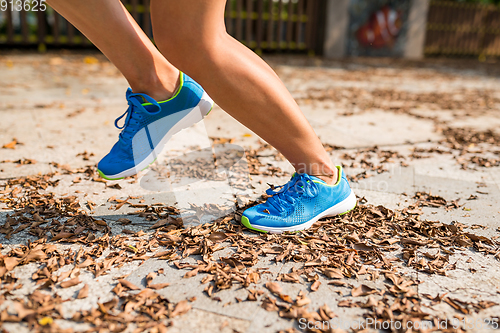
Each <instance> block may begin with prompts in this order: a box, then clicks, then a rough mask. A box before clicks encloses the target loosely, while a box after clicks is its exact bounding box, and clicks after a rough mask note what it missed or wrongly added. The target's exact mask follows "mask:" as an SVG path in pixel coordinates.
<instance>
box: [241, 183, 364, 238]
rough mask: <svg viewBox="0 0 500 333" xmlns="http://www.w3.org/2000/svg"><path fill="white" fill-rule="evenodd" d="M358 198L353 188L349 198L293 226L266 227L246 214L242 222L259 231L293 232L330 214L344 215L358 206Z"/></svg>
mask: <svg viewBox="0 0 500 333" xmlns="http://www.w3.org/2000/svg"><path fill="white" fill-rule="evenodd" d="M357 202H358V201H357V199H356V195H355V194H354V192H353V191H352V190H351V193H350V194H349V196H348V197H347V198H345V199H344V200H343V201H341V202H339V203H338V204H336V205H335V206H333V207H330V208H328V209H327V210H325V211H324V212H322V213H320V214H318V215H316V216H315V217H313V218H312V219H310V220H309V221H307V222H304V223H301V224H297V225H294V226H291V227H280V228H272V227H265V226H261V225H252V224H251V223H250V220H249V219H248V218H247V217H246V216H242V217H241V223H242V224H243V225H244V226H245V227H247V228H248V229H252V230H255V231H259V232H264V233H272V234H281V233H283V232H293V231H300V230H305V229H308V228H310V227H311V226H312V225H313V224H314V223H315V222H317V221H318V220H319V219H322V218H324V217H328V216H337V215H344V214H347V213H349V212H350V211H352V210H353V209H354V208H356V205H357Z"/></svg>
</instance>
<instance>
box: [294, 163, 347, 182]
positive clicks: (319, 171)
mask: <svg viewBox="0 0 500 333" xmlns="http://www.w3.org/2000/svg"><path fill="white" fill-rule="evenodd" d="M295 170H296V171H297V172H298V173H307V174H308V175H310V176H314V177H316V178H319V179H321V180H324V181H325V182H326V183H327V184H328V185H334V184H335V183H337V181H338V179H339V177H340V174H339V170H338V169H337V168H336V167H335V166H333V165H327V164H324V165H322V166H319V165H316V166H314V165H313V166H310V167H308V168H303V167H300V168H297V167H296V168H295Z"/></svg>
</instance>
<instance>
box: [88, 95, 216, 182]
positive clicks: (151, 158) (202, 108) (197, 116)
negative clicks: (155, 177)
mask: <svg viewBox="0 0 500 333" xmlns="http://www.w3.org/2000/svg"><path fill="white" fill-rule="evenodd" d="M213 107H214V102H213V101H212V99H211V98H210V97H209V96H208V94H207V93H206V92H203V96H202V97H201V100H200V102H199V103H198V105H197V106H195V107H194V108H193V110H191V112H189V113H188V114H187V115H186V116H185V117H184V118H182V120H180V121H179V122H177V124H175V125H174V126H173V127H172V128H171V129H170V130H169V131H168V132H167V133H166V134H165V135H164V136H163V138H162V139H161V141H160V143H159V144H158V145H157V146H156V147H155V148H154V149H153V151H152V152H151V153H150V154H149V155H148V156H147V157H146V158H145V159H144V160H142V161H141V162H140V163H139V164H137V165H136V166H135V167H133V168H130V169H128V170H125V171H122V172H120V173H118V174H116V175H106V174H104V173H103V172H102V171H101V170H99V169H98V170H97V172H98V173H99V175H100V176H101V177H102V178H104V179H107V180H119V179H123V178H126V177H130V176H133V175H136V174H137V173H138V172H139V171H143V170H146V169H147V168H148V167H149V166H150V165H151V164H153V163H154V162H155V161H156V158H157V156H158V155H159V154H160V153H161V152H162V150H163V148H164V147H165V145H166V144H167V142H168V141H169V140H170V139H171V138H172V136H173V135H174V134H176V133H179V132H180V131H181V130H183V129H185V128H188V127H191V126H192V125H194V124H196V123H197V122H199V121H201V120H203V118H205V117H206V116H208V114H209V113H210V112H211V111H212V109H213Z"/></svg>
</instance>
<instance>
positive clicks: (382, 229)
mask: <svg viewBox="0 0 500 333" xmlns="http://www.w3.org/2000/svg"><path fill="white" fill-rule="evenodd" d="M269 60H270V62H271V63H272V65H273V67H274V68H275V70H276V71H277V73H278V74H279V75H280V77H281V78H282V79H283V80H284V82H285V84H286V85H287V87H288V88H289V90H290V91H291V92H292V94H293V96H294V97H295V98H296V100H297V102H298V103H299V105H300V106H301V108H302V110H303V112H304V114H305V115H306V117H307V118H308V120H309V121H310V122H311V124H312V125H313V127H314V129H315V130H316V132H317V133H318V135H319V136H320V138H321V139H322V141H323V142H324V143H325V145H326V147H327V148H328V150H329V152H330V153H331V156H332V159H333V160H334V161H335V162H337V163H342V164H343V165H344V167H345V170H346V173H347V174H348V176H349V177H350V178H351V179H352V186H353V188H354V189H355V192H356V194H357V196H358V197H359V199H360V208H358V209H357V211H355V212H353V213H352V214H350V215H348V216H347V217H344V218H342V219H339V218H337V219H334V220H330V221H326V222H324V223H321V224H319V225H317V226H315V228H314V230H313V231H311V232H306V233H300V234H294V235H284V236H266V235H256V234H254V233H251V232H249V231H247V230H244V229H242V228H241V227H240V226H239V224H238V223H237V219H238V213H239V212H241V207H243V206H244V205H245V204H248V203H251V202H253V201H254V200H256V199H258V198H259V197H260V195H261V194H262V193H263V192H264V190H265V189H266V188H267V187H268V186H267V183H273V184H281V183H284V182H286V181H287V179H288V177H289V174H290V172H291V171H292V169H291V168H290V165H289V164H288V163H287V162H286V161H284V160H283V158H282V157H281V156H280V155H279V154H278V153H276V151H274V150H272V149H271V148H270V147H268V146H266V145H265V143H263V142H262V141H260V140H259V138H258V137H257V136H256V135H255V134H254V133H252V132H251V131H250V130H248V129H246V128H244V127H243V126H241V125H240V124H239V123H237V122H236V121H235V120H234V119H232V118H231V117H230V116H228V115H227V114H226V113H224V112H223V111H222V110H221V109H220V108H218V107H216V108H215V109H214V110H213V111H212V113H211V114H210V115H209V117H207V118H206V119H205V120H204V121H203V122H201V123H199V124H197V125H195V126H193V127H192V128H189V129H187V130H184V131H183V132H181V133H179V134H178V135H176V136H175V137H174V138H173V139H172V140H171V142H169V145H168V147H167V149H166V153H165V154H164V156H162V158H160V159H159V161H158V162H157V163H156V164H155V165H153V167H152V168H150V169H149V170H146V171H144V172H142V173H141V174H140V175H139V176H138V177H133V178H129V179H126V180H123V181H114V182H104V181H102V180H100V179H99V178H98V177H97V176H96V173H95V168H94V167H93V166H95V164H96V163H97V162H98V161H99V159H100V158H101V157H102V156H103V155H105V154H106V153H107V152H108V151H109V148H110V147H111V146H112V144H113V143H114V142H115V140H116V138H117V135H118V130H117V129H115V128H114V126H113V122H114V119H115V118H116V117H118V116H119V115H120V114H122V113H123V112H124V110H125V109H126V103H125V100H124V93H125V90H126V88H127V84H126V81H125V80H124V79H123V78H122V77H121V76H120V75H119V73H118V72H117V70H116V69H115V68H114V67H113V66H112V65H111V64H110V63H109V62H107V61H105V59H104V58H103V57H102V56H100V55H98V54H94V53H88V54H87V53H85V54H74V53H71V54H47V55H24V54H23V55H18V54H9V55H2V56H0V82H1V84H0V96H1V98H0V115H1V122H0V147H1V146H4V147H3V148H0V209H1V210H0V225H3V226H0V244H1V245H0V248H1V254H2V256H3V257H2V258H1V260H2V261H3V264H2V265H1V266H0V279H1V282H2V285H1V288H2V292H1V294H2V296H0V322H1V323H2V327H3V329H4V330H6V331H7V332H28V331H30V330H31V329H30V327H31V328H33V327H34V328H35V329H36V330H45V331H54V332H55V331H58V330H59V331H61V330H64V329H66V330H67V331H68V332H69V331H72V330H75V331H86V330H87V331H94V330H98V329H102V330H103V331H106V330H108V331H122V330H125V331H130V332H133V331H134V330H136V331H143V330H150V331H151V332H163V331H165V329H168V331H169V332H213V331H222V332H231V331H237V332H276V331H280V330H291V331H293V330H302V329H304V327H305V326H306V323H307V322H308V321H309V323H310V326H309V327H313V326H314V325H316V329H324V331H327V328H326V327H325V326H324V323H325V322H326V321H328V320H330V321H329V323H330V324H332V325H333V323H339V322H340V321H341V322H342V323H343V324H344V325H347V326H350V327H351V328H353V326H355V323H356V322H357V321H360V320H366V318H373V319H378V320H380V321H381V322H384V321H390V320H391V319H392V320H395V321H400V322H405V323H406V322H412V323H422V322H433V323H434V324H435V325H436V323H437V324H439V323H441V324H442V323H445V321H446V320H448V322H447V323H448V325H449V328H450V329H452V326H453V324H455V326H457V327H458V326H459V324H462V327H463V323H464V322H463V320H468V321H469V323H468V324H467V323H466V326H465V328H467V325H468V327H469V331H473V332H483V331H484V332H486V331H489V329H491V328H494V327H496V326H498V325H500V324H498V325H496V324H495V321H498V320H499V319H498V313H500V306H499V305H498V304H499V303H500V278H499V276H500V248H499V245H500V243H499V240H498V238H499V237H500V223H499V221H500V205H499V204H498V202H499V200H500V148H499V147H500V132H499V131H498V128H500V112H499V108H500V79H499V76H498V75H499V74H498V70H497V67H496V66H497V65H495V64H465V65H464V63H462V62H451V63H450V64H448V63H446V62H444V61H429V62H427V63H404V62H400V61H392V60H391V61H387V60H384V59H379V60H377V59H368V60H356V61H348V62H322V61H320V60H315V59H304V58H270V59H269ZM257 98H258V97H257ZM212 145H214V147H215V151H214V152H215V155H216V157H217V161H218V164H217V165H215V164H214V163H213V158H212V150H211V148H210V147H211V146H212ZM245 157H246V158H245ZM27 176H32V177H28V178H26V177H27ZM30 185H31V186H32V188H30ZM33 190H35V191H36V192H33ZM60 198H62V199H60ZM235 198H236V201H235ZM37 205H38V206H37ZM33 207H40V208H39V209H38V210H37V209H36V208H35V210H33ZM23 209H24V211H23V212H21V213H15V211H19V210H23ZM179 209H180V211H178V210H179ZM178 214H181V216H182V219H180V218H178V216H179V215H178ZM23 216H24V217H23ZM224 216H227V218H224ZM214 220H216V224H203V223H204V222H210V221H214ZM181 221H182V222H183V223H184V227H181ZM431 221H436V222H431ZM44 238H45V239H46V240H47V241H46V243H45V241H40V239H44ZM28 242H29V243H28ZM351 253H352V255H351ZM117 258H121V259H117ZM44 269H45V270H44ZM190 276H191V277H190ZM165 283H168V284H169V285H168V286H166V285H163V284H165ZM82 288H83V289H84V290H83V291H82ZM85 288H88V290H85ZM135 289H137V290H135ZM44 295H50V297H48V298H44V297H45V296H44ZM66 300H67V301H66ZM115 301H116V302H115ZM127 304H130V306H129V307H128V308H127ZM44 306H45V307H46V308H44ZM155 314H157V315H158V316H157V317H155ZM495 318H496V319H495ZM335 320H337V321H335ZM17 321H20V322H17ZM320 322H322V323H323V326H321V325H320V324H319V323H320ZM314 323H315V324H314ZM471 323H473V324H474V325H476V328H474V329H470V327H471V326H470V325H471ZM488 323H490V325H489V326H488ZM56 325H57V326H56ZM311 325H313V326H311ZM96 327H97V328H96ZM167 327H168V328H167ZM478 327H479V328H478ZM346 328H347V327H344V329H346ZM372 328H373V327H372ZM394 330H396V329H394ZM332 331H333V330H332ZM338 331H342V330H338ZM346 331H349V329H346Z"/></svg>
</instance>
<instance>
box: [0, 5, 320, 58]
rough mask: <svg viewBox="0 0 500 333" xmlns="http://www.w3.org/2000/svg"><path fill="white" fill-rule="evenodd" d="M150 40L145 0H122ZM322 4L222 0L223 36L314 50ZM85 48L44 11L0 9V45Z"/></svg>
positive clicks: (259, 45) (264, 47)
mask: <svg viewBox="0 0 500 333" xmlns="http://www.w3.org/2000/svg"><path fill="white" fill-rule="evenodd" d="M107 1H109V0H107ZM122 2H123V3H124V4H125V6H126V7H127V9H128V10H129V11H130V13H131V14H132V16H133V17H134V18H135V19H136V20H137V22H138V23H139V25H140V26H141V27H142V28H143V29H144V31H145V32H146V33H147V34H148V35H149V36H150V37H152V29H151V19H150V15H149V2H150V1H149V0H122ZM325 2H326V0H228V1H227V6H226V12H225V20H226V26H227V30H228V32H229V33H230V34H231V35H232V36H234V37H235V38H236V39H238V40H239V41H241V42H242V43H244V44H246V45H247V46H249V47H250V48H252V49H254V50H256V51H299V52H309V53H313V52H316V53H318V52H320V51H321V45H322V33H323V32H322V29H323V26H324V24H323V22H324V18H323V15H324V10H323V9H324V6H325ZM22 45H24V46H38V48H39V49H40V50H44V49H45V48H46V47H47V46H55V47H67V46H69V47H71V46H91V45H92V44H91V43H90V41H88V40H87V39H86V38H85V37H84V36H83V35H82V34H81V33H80V32H79V31H78V30H77V29H75V28H74V27H73V26H72V25H71V24H69V23H68V22H67V21H66V20H65V19H64V18H63V17H61V16H60V15H59V14H57V13H56V12H55V11H54V10H52V9H51V8H50V7H47V10H45V11H25V10H24V9H22V10H20V11H17V10H15V8H12V3H11V2H9V1H8V2H7V10H5V11H0V47H1V46H5V47H12V46H14V47H15V46H22Z"/></svg>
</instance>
